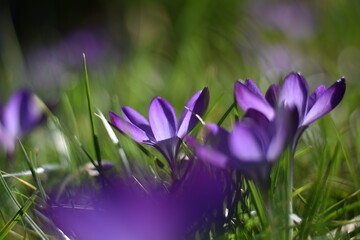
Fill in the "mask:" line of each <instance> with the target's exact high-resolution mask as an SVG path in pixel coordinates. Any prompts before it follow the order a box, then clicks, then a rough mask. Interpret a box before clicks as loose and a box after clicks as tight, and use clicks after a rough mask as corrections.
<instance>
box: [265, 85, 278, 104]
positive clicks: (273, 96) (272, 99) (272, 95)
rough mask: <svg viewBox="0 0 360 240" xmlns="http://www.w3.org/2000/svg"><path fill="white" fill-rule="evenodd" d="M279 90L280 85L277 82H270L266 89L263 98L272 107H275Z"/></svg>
mask: <svg viewBox="0 0 360 240" xmlns="http://www.w3.org/2000/svg"><path fill="white" fill-rule="evenodd" d="M279 92H280V86H279V85H278V84H272V85H271V86H270V87H269V88H268V90H267V91H266V94H265V98H266V100H267V101H268V103H270V105H271V106H272V107H274V108H275V107H276V104H277V101H278V97H279Z"/></svg>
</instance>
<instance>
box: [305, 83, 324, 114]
mask: <svg viewBox="0 0 360 240" xmlns="http://www.w3.org/2000/svg"><path fill="white" fill-rule="evenodd" d="M325 91H326V87H325V86H324V85H320V86H318V87H317V88H316V89H315V91H314V92H313V93H312V94H311V95H310V97H309V100H308V106H307V111H306V112H309V111H310V109H311V108H312V107H313V106H314V104H315V102H316V101H317V100H318V99H319V97H321V96H322V95H323V94H324V92H325Z"/></svg>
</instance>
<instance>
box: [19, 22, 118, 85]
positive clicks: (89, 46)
mask: <svg viewBox="0 0 360 240" xmlns="http://www.w3.org/2000/svg"><path fill="white" fill-rule="evenodd" d="M106 36H107V34H106V33H105V32H104V31H98V30H96V29H80V30H77V31H74V32H73V33H71V34H69V35H67V36H65V37H64V38H62V39H61V40H60V41H59V42H57V43H56V44H53V45H50V46H48V47H42V48H40V49H37V50H33V51H31V52H30V53H29V54H27V57H26V59H27V69H28V74H29V77H30V79H31V80H32V81H33V82H34V83H35V84H36V85H38V87H40V88H45V89H46V90H48V89H49V88H52V89H54V87H59V85H60V83H63V82H64V81H65V80H67V79H69V78H71V76H70V74H71V72H72V71H74V70H75V71H78V70H79V69H81V67H82V64H83V57H82V54H83V53H85V54H86V60H87V64H88V65H89V66H91V67H94V66H96V64H99V63H101V62H102V61H103V60H104V58H105V56H106V55H107V54H108V53H109V51H110V49H111V47H112V46H111V41H110V40H109V39H108V38H107V37H106Z"/></svg>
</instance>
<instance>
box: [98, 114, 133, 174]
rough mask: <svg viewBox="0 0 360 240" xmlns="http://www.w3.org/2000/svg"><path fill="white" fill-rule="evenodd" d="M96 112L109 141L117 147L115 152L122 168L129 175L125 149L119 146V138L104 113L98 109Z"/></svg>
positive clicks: (129, 170)
mask: <svg viewBox="0 0 360 240" xmlns="http://www.w3.org/2000/svg"><path fill="white" fill-rule="evenodd" d="M98 112H99V114H98V115H97V116H98V117H99V118H100V119H101V121H102V123H103V125H104V127H105V130H106V132H107V133H108V135H109V137H110V139H111V141H112V142H113V144H114V145H115V147H116V149H117V152H118V154H119V156H120V159H121V161H122V163H123V166H124V169H125V171H126V172H127V174H128V175H129V174H130V173H131V169H130V164H129V160H128V158H127V157H126V154H125V151H124V149H123V148H122V147H121V145H120V141H119V139H118V138H117V137H116V134H115V132H114V130H113V129H112V127H111V125H110V124H109V122H108V121H107V120H106V118H105V116H104V114H102V112H101V111H100V110H98Z"/></svg>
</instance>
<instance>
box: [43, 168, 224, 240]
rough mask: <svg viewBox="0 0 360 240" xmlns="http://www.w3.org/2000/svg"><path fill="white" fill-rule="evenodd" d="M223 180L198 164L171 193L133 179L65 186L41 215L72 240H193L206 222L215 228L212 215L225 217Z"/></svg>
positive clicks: (219, 174) (213, 170)
mask: <svg viewBox="0 0 360 240" xmlns="http://www.w3.org/2000/svg"><path fill="white" fill-rule="evenodd" d="M222 176H223V171H222V170H220V169H209V167H208V166H205V165H204V164H203V163H201V162H197V163H196V164H195V165H194V166H193V169H192V171H191V173H189V174H188V175H187V177H186V178H184V179H183V180H182V181H181V182H179V183H178V184H177V185H176V187H174V188H173V187H171V188H170V189H169V190H165V189H164V188H162V186H158V185H157V184H156V185H154V184H153V183H148V182H147V184H146V191H144V189H143V187H142V186H140V185H139V184H138V182H137V181H135V180H134V179H132V178H127V179H119V178H115V179H108V180H109V182H111V184H109V185H108V186H103V185H99V186H93V185H92V184H89V183H85V184H84V183H82V184H81V185H80V187H74V186H67V189H66V194H61V195H59V196H58V197H51V198H50V199H51V200H49V201H48V204H47V208H46V209H44V211H43V212H44V213H45V215H46V216H48V217H49V218H50V219H51V220H52V221H53V223H54V224H55V226H56V227H57V228H59V229H60V230H61V231H62V232H63V233H64V234H66V235H67V236H68V237H70V238H71V239H79V240H81V239H84V240H91V239H126V240H143V239H149V240H180V239H190V238H188V236H189V235H191V234H193V233H194V232H196V230H198V229H199V228H202V227H206V226H205V225H206V223H205V222H208V221H210V223H209V226H213V225H212V223H214V221H216V220H217V219H214V218H212V216H213V215H214V210H218V209H221V211H220V212H219V215H220V216H221V215H222V216H223V203H224V199H225V196H226V194H225V193H226V191H224V188H225V187H224V186H225V183H224V182H225V181H224V179H223V178H221V177H222ZM150 182H151V181H150ZM56 191H57V190H56ZM56 195H58V194H56ZM219 224H221V225H220V226H223V223H219ZM193 228H195V229H193ZM191 239H192V238H191Z"/></svg>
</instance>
